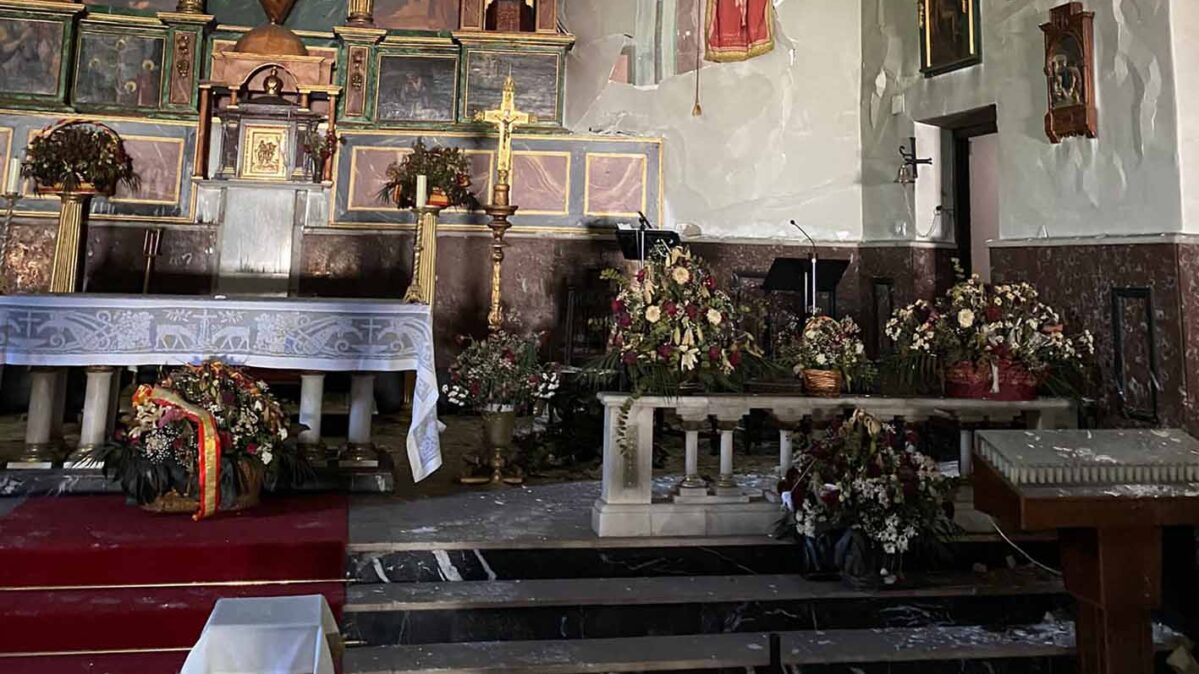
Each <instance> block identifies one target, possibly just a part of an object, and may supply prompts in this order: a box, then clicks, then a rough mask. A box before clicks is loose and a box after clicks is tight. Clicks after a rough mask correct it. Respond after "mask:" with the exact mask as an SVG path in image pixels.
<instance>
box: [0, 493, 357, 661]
mask: <svg viewBox="0 0 1199 674" xmlns="http://www.w3.org/2000/svg"><path fill="white" fill-rule="evenodd" d="M346 513H347V500H346V498H345V497H344V496H341V495H327V494H326V495H307V496H296V497H287V498H269V499H265V500H264V501H263V504H262V506H261V507H259V508H257V509H254V510H251V511H248V512H243V513H230V514H225V515H220V516H218V517H216V518H213V519H211V520H207V521H204V522H192V521H191V519H190V518H189V517H187V516H186V515H154V514H150V513H145V512H142V511H141V510H139V509H137V508H133V507H129V506H126V505H125V503H124V500H123V498H122V497H119V496H64V497H59V498H37V499H31V500H29V501H27V502H25V503H23V504H21V505H20V506H19V507H17V508H16V509H15V510H14V511H13V512H11V513H9V514H8V515H7V516H4V517H0V588H4V589H3V590H0V625H3V626H4V629H3V630H0V654H3V653H10V654H12V653H64V652H71V651H93V650H104V651H112V650H135V649H137V650H151V651H152V650H155V649H172V648H186V647H190V646H191V645H192V644H193V643H194V642H195V640H196V638H197V637H198V636H199V634H200V629H201V628H202V627H203V625H204V622H205V620H207V618H208V614H209V612H211V610H212V606H213V604H214V603H215V602H216V600H217V599H220V598H222V597H263V596H279V595H296V594H323V595H325V597H326V598H327V599H328V601H329V603H330V605H331V606H332V607H333V610H334V612H335V613H337V614H338V615H340V613H341V608H342V605H343V604H344V602H345V586H344V584H343V583H342V582H340V579H342V578H343V577H344V574H345V557H346V540H347V536H348V531H347V526H348V523H347V515H346ZM246 581H255V582H258V583H262V582H263V581H265V583H264V584H254V585H219V584H217V583H229V582H232V583H237V582H246ZM278 581H322V582H303V583H287V584H281V583H279V582H278ZM159 584H176V585H178V586H176V587H149V588H147V587H131V586H138V585H159ZM184 657H185V654H184V653H154V652H149V653H135V654H116V655H99V654H84V655H62V656H49V657H17V658H4V657H0V672H5V673H6V674H8V673H9V672H12V673H16V674H20V673H23V672H38V673H39V674H83V673H85V672H86V673H87V674H151V673H154V674H170V673H171V672H175V671H177V669H178V666H179V665H180V664H181V663H182V662H183V658H184Z"/></svg>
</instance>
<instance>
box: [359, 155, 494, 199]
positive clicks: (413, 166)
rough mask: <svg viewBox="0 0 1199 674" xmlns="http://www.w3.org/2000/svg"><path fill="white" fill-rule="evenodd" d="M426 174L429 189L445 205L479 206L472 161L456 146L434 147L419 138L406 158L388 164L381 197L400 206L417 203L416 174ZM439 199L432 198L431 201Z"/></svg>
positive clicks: (380, 192) (380, 193) (380, 191)
mask: <svg viewBox="0 0 1199 674" xmlns="http://www.w3.org/2000/svg"><path fill="white" fill-rule="evenodd" d="M422 175H423V176H425V177H426V178H427V179H428V181H429V190H430V191H431V192H432V193H433V194H434V195H435V196H437V197H440V198H441V199H440V200H441V202H442V203H441V205H445V206H460V207H463V208H467V209H475V208H478V205H479V202H478V200H477V199H475V195H474V194H471V191H470V162H469V161H468V160H467V158H466V154H465V153H464V152H463V151H462V150H460V149H458V148H456V147H432V148H430V147H429V146H427V145H425V141H424V139H423V138H417V139H416V143H415V144H413V146H412V152H409V153H408V154H407V155H405V157H404V159H403V161H401V162H398V163H395V164H392V165H391V166H388V167H387V182H386V184H384V185H383V188H382V189H381V190H379V199H380V200H382V201H390V202H392V203H394V204H395V205H396V207H397V208H414V207H415V206H416V178H417V176H422ZM434 201H437V199H431V200H430V204H431V205H438V204H436V203H433V202H434Z"/></svg>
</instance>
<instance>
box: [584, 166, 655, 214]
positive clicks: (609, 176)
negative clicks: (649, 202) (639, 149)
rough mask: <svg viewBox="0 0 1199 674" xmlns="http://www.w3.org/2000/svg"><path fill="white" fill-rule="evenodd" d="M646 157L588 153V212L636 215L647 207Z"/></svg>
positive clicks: (586, 209)
mask: <svg viewBox="0 0 1199 674" xmlns="http://www.w3.org/2000/svg"><path fill="white" fill-rule="evenodd" d="M647 164H648V162H647V160H646V157H645V155H641V154H588V155H587V191H586V195H585V197H584V199H585V201H586V205H585V207H584V210H585V211H586V213H587V215H597V216H623V217H637V213H638V211H640V212H642V213H644V212H645V210H646V208H645V207H646V191H647V190H646V184H645V181H646V178H647V176H648V170H647V168H648V167H647Z"/></svg>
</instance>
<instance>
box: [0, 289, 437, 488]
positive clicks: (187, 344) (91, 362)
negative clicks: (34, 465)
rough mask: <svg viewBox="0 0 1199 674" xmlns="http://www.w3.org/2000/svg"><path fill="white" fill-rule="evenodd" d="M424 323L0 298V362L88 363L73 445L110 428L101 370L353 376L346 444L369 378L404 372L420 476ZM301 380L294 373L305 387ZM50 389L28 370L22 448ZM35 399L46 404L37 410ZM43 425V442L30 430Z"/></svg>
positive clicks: (199, 304) (344, 305)
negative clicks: (212, 361)
mask: <svg viewBox="0 0 1199 674" xmlns="http://www.w3.org/2000/svg"><path fill="white" fill-rule="evenodd" d="M432 323H433V319H432V315H431V311H430V308H429V307H428V306H425V305H416V304H404V303H401V302H399V301H385V300H340V299H338V300H331V299H303V298H234V299H226V298H221V297H215V298H213V297H193V296H125V295H92V294H77V295H11V296H5V297H0V365H28V366H33V367H35V368H63V367H88V368H89V370H88V375H89V378H88V402H89V403H95V401H96V399H99V400H100V401H102V403H103V404H91V405H90V409H89V406H87V405H85V409H84V423H83V433H82V435H83V436H84V437H83V438H81V440H80V447H81V448H84V447H85V445H87V444H89V442H91V441H95V440H96V439H97V438H99V440H100V441H102V440H103V435H104V432H105V428H106V425H107V424H109V423H110V420H109V419H106V417H109V418H110V417H111V411H110V408H111V406H112V402H115V398H112V397H111V393H110V390H111V388H112V386H111V383H112V380H113V377H112V373H111V369H110V368H111V367H112V366H133V365H167V366H170V365H182V364H188V363H198V362H200V361H203V360H205V359H208V358H220V359H222V360H224V361H226V362H228V363H230V364H234V365H244V366H249V367H259V368H268V369H289V370H298V371H301V372H309V373H323V372H351V373H355V377H354V382H353V386H352V391H351V397H352V399H351V410H350V426H351V438H350V441H351V444H353V443H354V442H355V440H356V438H355V437H354V435H355V429H356V428H357V429H361V427H362V426H363V425H365V440H366V441H367V442H369V439H370V414H371V405H372V404H373V397H372V395H373V393H372V391H373V375H370V374H369V373H371V372H379V371H415V372H416V389H415V392H414V398H413V403H412V425H411V428H410V431H409V433H408V441H407V450H408V457H409V459H410V461H411V464H412V477H413V479H415V480H417V481H420V480H423V479H424V478H425V477H427V476H428V475H429V474H431V473H432V472H433V471H435V470H437V468H438V467H440V465H441V449H440V443H439V437H438V423H437V399H438V390H437V373H436V368H435V366H434V359H433V325H432ZM105 368H108V369H109V371H108V374H107V379H102V378H99V377H97V381H95V382H93V376H92V375H93V374H97V375H101V374H103V373H104V369H105ZM318 376H319V374H318ZM309 378H310V377H305V382H304V383H305V388H306V389H307V388H308V384H309ZM43 380H44V381H43ZM321 381H322V382H323V379H322V380H321ZM93 384H95V386H94V387H93ZM320 385H322V386H323V383H322V384H320ZM54 388H55V384H54V377H53V376H44V375H43V376H42V377H41V379H39V378H38V376H37V371H35V378H34V381H33V384H32V392H31V402H30V429H29V432H27V436H26V442H27V445H36V444H37V443H38V442H41V441H49V440H50V438H49V424H50V422H49V419H50V418H51V417H52V416H53V409H54V407H55V404H56V403H55V402H54V401H53V400H52V399H53V397H54V396H53V395H49V396H44V395H42V394H43V393H46V392H48V393H51V394H53V392H54ZM93 388H95V395H93ZM43 389H44V391H43ZM309 393H310V392H309V391H308V390H305V391H304V393H303V394H302V397H304V398H305V399H306V400H307V401H309V402H310V403H311V401H312V399H313V398H315V401H316V406H317V407H316V412H315V419H313V418H311V416H312V409H311V407H309V409H308V416H309V417H310V418H309V419H305V410H304V409H302V410H301V419H300V420H301V423H308V424H309V425H311V423H312V422H313V421H315V423H316V424H317V425H318V430H317V435H318V436H319V416H320V415H319V400H320V394H319V391H317V392H316V395H315V396H313V395H310V394H309ZM101 394H103V395H101ZM39 396H41V397H44V398H46V400H42V399H40V398H39ZM40 406H48V407H49V408H50V409H49V411H47V412H45V413H43V410H41V409H40ZM303 407H304V406H303V405H302V408H303ZM58 409H59V411H61V406H59V408H58ZM42 417H45V418H46V419H47V421H46V423H45V424H43V425H45V428H44V429H43V428H34V427H35V426H36V425H39V424H42ZM59 417H60V418H61V415H59ZM35 422H36V423H35ZM43 431H45V432H44V434H45V435H46V436H47V437H46V438H41V437H33V438H31V437H30V434H31V433H32V434H34V435H37V434H43ZM89 432H90V436H89ZM358 432H359V434H361V433H362V431H361V430H359V431H358ZM361 439H362V438H358V440H361Z"/></svg>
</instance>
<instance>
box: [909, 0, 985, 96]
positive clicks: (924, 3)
mask: <svg viewBox="0 0 1199 674" xmlns="http://www.w3.org/2000/svg"><path fill="white" fill-rule="evenodd" d="M916 7H917V11H918V12H919V25H920V72H922V73H924V76H925V77H934V76H936V75H941V74H943V73H947V72H951V71H954V70H960V69H962V68H969V67H970V66H974V65H978V64H979V63H982V27H981V24H980V9H981V8H980V3H979V0H918V3H917V5H916Z"/></svg>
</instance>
